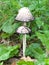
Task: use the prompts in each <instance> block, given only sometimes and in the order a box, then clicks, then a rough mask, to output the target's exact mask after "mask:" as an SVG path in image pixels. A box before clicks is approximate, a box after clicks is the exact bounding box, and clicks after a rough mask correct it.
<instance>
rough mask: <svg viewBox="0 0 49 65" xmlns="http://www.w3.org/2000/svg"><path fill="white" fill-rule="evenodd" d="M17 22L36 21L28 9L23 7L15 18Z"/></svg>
mask: <svg viewBox="0 0 49 65" xmlns="http://www.w3.org/2000/svg"><path fill="white" fill-rule="evenodd" d="M15 19H16V20H17V21H22V22H28V21H32V20H34V17H33V16H32V14H31V12H30V10H29V9H28V7H23V8H21V9H20V10H19V12H18V15H17V16H16V18H15Z"/></svg>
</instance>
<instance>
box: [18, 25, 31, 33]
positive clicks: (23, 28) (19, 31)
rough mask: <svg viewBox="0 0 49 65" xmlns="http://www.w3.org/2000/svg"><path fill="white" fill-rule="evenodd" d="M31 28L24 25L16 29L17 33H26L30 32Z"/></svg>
mask: <svg viewBox="0 0 49 65" xmlns="http://www.w3.org/2000/svg"><path fill="white" fill-rule="evenodd" d="M30 32H31V30H30V29H29V28H28V27H25V26H21V27H19V28H18V29H17V33H19V34H27V33H30Z"/></svg>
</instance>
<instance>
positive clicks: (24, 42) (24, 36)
mask: <svg viewBox="0 0 49 65" xmlns="http://www.w3.org/2000/svg"><path fill="white" fill-rule="evenodd" d="M25 50H26V34H24V35H23V57H25Z"/></svg>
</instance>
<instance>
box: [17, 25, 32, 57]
mask: <svg viewBox="0 0 49 65" xmlns="http://www.w3.org/2000/svg"><path fill="white" fill-rule="evenodd" d="M16 32H17V33H19V34H23V56H24V57H25V50H26V34H28V33H30V32H31V30H30V29H29V28H28V27H25V26H21V27H19V28H18V29H17V31H16Z"/></svg>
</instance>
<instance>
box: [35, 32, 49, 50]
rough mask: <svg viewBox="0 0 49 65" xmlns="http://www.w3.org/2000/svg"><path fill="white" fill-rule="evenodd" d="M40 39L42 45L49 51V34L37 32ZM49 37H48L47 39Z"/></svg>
mask: <svg viewBox="0 0 49 65" xmlns="http://www.w3.org/2000/svg"><path fill="white" fill-rule="evenodd" d="M36 35H37V37H38V39H40V40H41V42H42V44H43V45H44V46H45V47H46V48H47V49H48V50H49V33H48V34H47V35H45V34H41V33H39V32H36ZM47 36H48V37H47Z"/></svg>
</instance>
